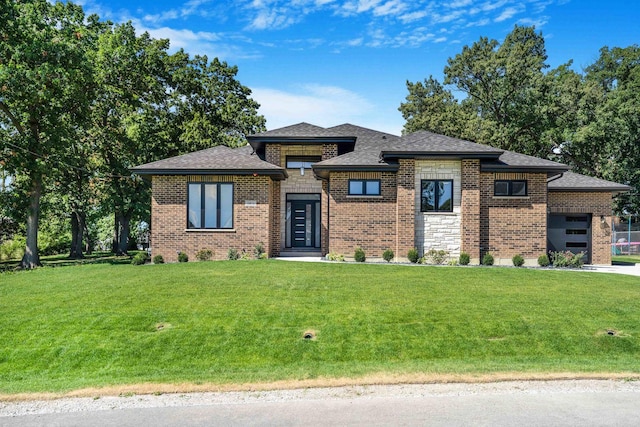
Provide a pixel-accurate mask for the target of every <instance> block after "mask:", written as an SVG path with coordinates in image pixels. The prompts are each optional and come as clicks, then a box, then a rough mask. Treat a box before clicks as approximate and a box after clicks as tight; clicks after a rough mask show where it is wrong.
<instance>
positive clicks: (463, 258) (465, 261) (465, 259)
mask: <svg viewBox="0 0 640 427" xmlns="http://www.w3.org/2000/svg"><path fill="white" fill-rule="evenodd" d="M458 262H459V263H460V265H469V263H470V262H471V257H470V256H469V254H468V253H466V252H461V253H460V257H459V258H458Z"/></svg>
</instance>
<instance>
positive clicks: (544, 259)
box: [538, 254, 551, 267]
mask: <svg viewBox="0 0 640 427" xmlns="http://www.w3.org/2000/svg"><path fill="white" fill-rule="evenodd" d="M549 264H551V262H549V256H548V255H547V254H542V255H540V256H539V257H538V265H539V266H540V267H548V266H549Z"/></svg>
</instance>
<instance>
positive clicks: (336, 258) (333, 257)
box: [326, 252, 344, 262]
mask: <svg viewBox="0 0 640 427" xmlns="http://www.w3.org/2000/svg"><path fill="white" fill-rule="evenodd" d="M326 258H327V259H328V260H329V261H340V262H342V261H344V255H342V254H339V253H337V252H329V253H328V254H327V256H326Z"/></svg>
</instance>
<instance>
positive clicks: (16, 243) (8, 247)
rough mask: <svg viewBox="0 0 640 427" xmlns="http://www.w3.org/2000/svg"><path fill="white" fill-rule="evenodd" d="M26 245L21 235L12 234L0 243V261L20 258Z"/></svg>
mask: <svg viewBox="0 0 640 427" xmlns="http://www.w3.org/2000/svg"><path fill="white" fill-rule="evenodd" d="M26 245H27V240H26V239H25V238H24V237H22V236H14V237H13V239H12V240H5V241H4V242H2V244H1V245H0V261H2V260H7V259H20V258H22V256H23V255H24V249H25V247H26Z"/></svg>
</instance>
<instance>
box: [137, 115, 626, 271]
mask: <svg viewBox="0 0 640 427" xmlns="http://www.w3.org/2000/svg"><path fill="white" fill-rule="evenodd" d="M247 139H248V141H249V145H248V146H245V147H242V148H238V149H230V148H227V147H214V148H211V149H207V150H202V151H199V152H195V153H190V154H187V155H184V156H178V157H174V158H170V159H165V160H161V161H158V162H154V163H149V164H146V165H141V166H138V167H136V168H133V170H134V171H135V172H136V173H138V174H141V175H143V176H147V177H150V179H151V182H152V201H151V210H152V220H151V221H152V223H151V249H152V253H153V254H160V255H162V256H163V257H164V258H165V260H167V261H168V262H174V261H176V260H177V254H178V253H179V252H185V253H187V255H189V257H190V258H192V257H195V254H196V253H197V251H199V250H201V249H210V250H212V251H213V252H214V258H215V259H224V258H226V256H227V251H228V249H229V248H233V249H236V250H238V251H240V252H242V251H247V252H251V251H252V250H253V248H254V247H255V246H256V245H262V246H263V248H264V249H265V251H266V252H267V254H269V256H271V257H275V256H299V255H315V256H324V255H326V254H327V253H329V252H334V253H338V254H343V255H345V256H346V257H347V258H349V257H352V256H353V253H354V250H355V248H356V247H362V248H363V249H364V250H365V253H366V254H367V258H369V259H372V258H373V259H375V258H380V257H381V256H382V253H383V252H384V251H385V250H386V249H392V250H393V251H394V253H395V254H396V258H397V259H399V260H402V259H406V255H407V252H408V251H409V250H410V249H412V248H416V249H417V250H418V251H419V253H425V252H427V251H429V250H431V249H436V250H440V249H442V250H445V251H447V252H448V253H449V255H450V257H452V258H455V259H457V257H458V256H459V254H460V253H461V252H466V253H468V254H469V255H470V257H471V259H472V263H478V262H479V261H480V260H481V259H482V256H484V254H486V253H491V254H492V255H493V256H494V257H495V259H496V262H497V263H500V264H510V263H511V258H512V257H513V255H515V254H521V255H522V256H523V257H524V258H525V260H526V264H528V265H535V264H536V260H537V257H538V256H539V255H541V254H543V253H545V252H547V251H549V250H572V251H573V252H574V253H575V252H586V253H588V261H589V262H591V263H594V264H610V262H611V251H610V233H609V230H610V224H611V214H612V212H611V206H612V197H613V195H615V194H616V193H617V192H622V191H627V190H629V187H627V186H624V185H620V184H616V183H612V182H609V181H604V180H600V179H596V178H591V177H586V176H583V175H578V174H575V173H571V172H569V167H568V166H566V165H563V164H560V163H556V162H552V161H549V160H545V159H538V158H535V157H531V156H525V155H522V154H518V153H513V152H507V151H504V150H499V149H496V148H494V147H489V146H485V145H481V144H475V143H472V142H469V141H463V140H458V139H455V138H449V137H445V136H442V135H436V134H432V133H429V132H417V133H415V134H410V135H405V136H402V137H398V136H394V135H390V134H386V133H383V132H377V131H374V130H371V129H365V128H361V127H358V126H353V125H349V124H346V125H341V126H336V127H333V128H321V127H318V126H313V125H310V124H306V123H301V124H298V125H294V126H289V127H285V128H282V129H276V130H273V131H268V132H264V133H261V134H257V135H251V136H249V137H248V138H247Z"/></svg>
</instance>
